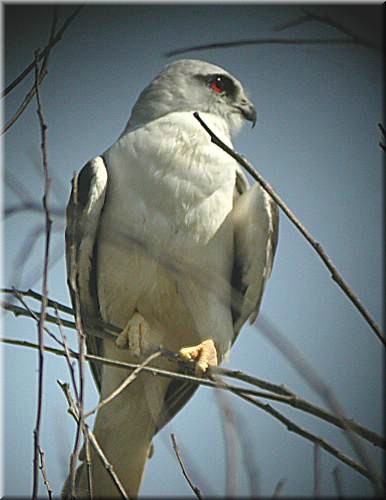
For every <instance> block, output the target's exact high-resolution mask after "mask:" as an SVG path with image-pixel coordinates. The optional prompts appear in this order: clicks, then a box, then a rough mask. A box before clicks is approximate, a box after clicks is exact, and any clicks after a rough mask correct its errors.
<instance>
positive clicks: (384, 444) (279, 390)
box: [2, 289, 386, 449]
mask: <svg viewBox="0 0 386 500" xmlns="http://www.w3.org/2000/svg"><path fill="white" fill-rule="evenodd" d="M7 290H8V289H7ZM53 302H54V301H53ZM54 303H56V302H54ZM57 304H58V305H60V306H62V307H64V308H65V307H67V306H63V305H62V304H59V303H57ZM2 307H3V308H4V309H6V310H9V311H11V312H13V313H14V314H15V315H16V316H26V317H30V316H32V317H33V318H34V319H36V318H35V317H34V316H35V315H36V314H37V313H36V312H35V311H31V310H30V312H27V311H25V310H24V309H22V308H20V307H18V306H15V305H13V304H9V303H7V302H5V303H2ZM46 322H50V323H54V324H59V323H61V324H62V325H63V326H66V327H67V328H72V329H75V323H73V322H71V321H68V320H64V319H58V317H53V316H51V315H47V317H46ZM109 327H112V325H109V326H108V327H106V329H108V328H109ZM118 330H119V329H118ZM101 331H104V335H103V337H102V335H101V337H102V338H110V339H111V338H114V333H111V334H110V333H108V332H107V331H105V328H104V327H103V326H102V325H101ZM94 333H95V332H94ZM51 335H52V334H51ZM162 353H163V354H164V353H165V350H164V349H163V350H162ZM167 354H168V355H169V357H170V358H172V357H173V356H174V358H175V357H176V356H175V354H174V353H167ZM71 355H74V353H73V352H71ZM182 364H183V366H185V364H184V363H182ZM135 366H137V365H135ZM211 370H212V372H213V374H218V375H224V376H226V377H230V378H233V379H237V380H240V381H243V382H246V383H249V384H251V385H254V386H256V387H260V388H262V389H264V390H267V391H271V392H273V393H274V394H269V393H256V394H255V395H259V396H260V397H266V398H269V399H273V400H275V401H277V402H280V403H284V404H288V405H290V406H292V407H293V408H296V409H298V410H301V411H304V412H306V413H309V414H311V415H313V416H315V417H318V418H320V419H322V420H325V421H326V422H329V423H330V424H332V425H335V426H336V427H339V428H340V429H345V425H349V426H350V428H351V430H352V431H353V432H356V433H357V434H358V435H359V436H361V437H363V438H364V439H366V440H367V441H369V442H370V443H372V444H373V445H375V446H378V447H380V448H384V449H385V448H386V441H385V439H384V438H383V437H382V436H380V435H379V434H377V433H376V432H374V431H372V430H370V429H368V428H367V427H364V426H362V425H360V424H358V423H357V422H355V421H354V420H352V419H347V421H346V422H344V421H342V420H341V419H340V418H339V417H338V416H336V415H334V414H332V413H330V412H328V411H326V410H325V409H323V408H321V407H320V406H317V405H315V404H313V403H311V402H309V401H306V400H305V399H303V398H302V397H301V396H299V395H297V394H295V393H294V392H292V391H290V390H289V389H288V388H287V387H286V386H284V385H278V384H273V383H272V382H268V381H266V380H262V379H259V378H256V377H252V376H251V375H247V374H245V373H243V372H241V371H239V370H228V369H225V368H221V367H212V368H211ZM280 396H282V397H280Z"/></svg>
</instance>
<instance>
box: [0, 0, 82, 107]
mask: <svg viewBox="0 0 386 500" xmlns="http://www.w3.org/2000/svg"><path fill="white" fill-rule="evenodd" d="M83 7H84V5H79V6H78V7H76V9H75V10H74V12H73V13H72V14H71V15H70V16H69V17H68V18H67V19H66V20H65V22H64V23H63V25H62V27H61V28H60V29H59V31H58V32H57V33H56V34H55V35H54V36H53V37H52V38H50V41H49V42H48V44H47V45H46V47H45V48H44V49H43V50H42V51H41V53H40V54H39V61H40V60H41V59H42V58H43V57H46V56H47V55H48V54H49V52H50V51H51V49H52V48H53V47H54V46H55V45H56V44H57V43H58V42H59V41H60V40H61V39H62V37H63V34H64V32H65V31H66V29H67V28H68V27H69V26H70V24H71V23H72V21H73V20H74V19H75V17H76V16H77V15H78V14H79V12H80V11H81V10H82V9H83ZM34 67H35V60H33V61H32V62H31V63H30V64H29V65H28V66H27V67H26V68H25V69H24V70H23V71H22V72H21V73H20V75H18V76H17V77H16V78H15V79H14V80H13V81H12V82H11V83H10V84H9V85H8V86H7V87H6V88H5V89H4V90H3V93H2V97H5V96H6V95H7V94H9V93H10V92H11V91H12V90H13V89H14V88H15V87H16V86H17V85H18V84H19V83H20V82H21V81H23V80H24V78H25V77H26V76H27V75H29V73H30V72H31V71H32V70H33V69H34Z"/></svg>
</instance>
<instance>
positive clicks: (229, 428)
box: [212, 377, 241, 498]
mask: <svg viewBox="0 0 386 500" xmlns="http://www.w3.org/2000/svg"><path fill="white" fill-rule="evenodd" d="M212 378H213V380H214V381H216V378H215V377H212ZM217 379H218V380H219V377H217ZM215 396H216V400H217V403H218V406H219V408H220V411H221V413H222V418H221V424H222V433H223V439H224V444H225V463H226V466H225V467H226V468H225V480H226V489H225V496H226V497H227V498H233V497H236V496H237V463H238V457H237V444H238V445H239V446H240V445H241V443H240V438H239V436H238V434H237V430H236V422H235V421H236V418H235V415H234V412H233V408H232V407H231V405H230V404H229V403H228V401H227V400H226V399H225V395H224V394H222V392H221V391H215Z"/></svg>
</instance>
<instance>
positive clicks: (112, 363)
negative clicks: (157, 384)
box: [0, 338, 369, 477]
mask: <svg viewBox="0 0 386 500" xmlns="http://www.w3.org/2000/svg"><path fill="white" fill-rule="evenodd" d="M0 342H3V343H5V344H9V345H15V346H21V347H27V348H32V349H38V348H39V346H38V345H37V344H34V343H33V342H28V341H26V340H16V339H8V338H0ZM45 350H46V352H50V353H52V354H56V355H58V356H65V351H64V350H61V349H55V348H53V347H48V346H45ZM73 356H74V357H77V356H78V353H73ZM85 357H86V359H87V360H88V361H93V362H97V363H102V364H105V365H107V366H114V367H117V368H122V369H126V370H127V369H135V368H137V367H138V365H137V364H134V363H125V362H123V361H117V360H112V359H107V358H103V357H101V356H95V355H91V354H86V356H85ZM143 370H144V371H147V372H149V373H152V374H153V375H159V376H161V377H166V378H172V379H178V380H186V381H189V382H193V383H195V384H199V385H203V386H206V387H213V388H214V387H217V388H220V389H222V390H229V391H231V392H233V393H234V394H236V395H237V396H239V397H241V398H242V399H244V400H245V401H247V402H249V403H251V404H253V405H254V406H257V407H259V408H261V409H262V410H263V411H266V412H267V413H269V414H271V415H272V416H274V417H275V418H276V419H278V420H279V421H280V422H282V423H283V424H284V425H285V426H286V427H287V429H288V430H289V431H291V432H295V433H296V434H299V435H300V436H302V437H304V438H305V439H308V440H309V441H311V442H312V443H318V444H319V445H320V446H321V447H322V448H324V449H325V450H326V451H327V452H328V453H330V454H332V455H333V456H335V457H336V458H337V459H338V460H341V461H342V462H344V463H345V464H347V465H348V466H349V467H351V468H353V469H354V470H356V471H357V472H359V473H360V474H362V475H363V476H365V477H369V474H368V472H367V469H366V468H364V467H362V466H361V465H360V464H359V463H357V462H356V461H355V460H353V459H351V458H350V457H348V456H347V455H345V454H344V453H343V452H341V451H340V450H338V449H336V448H334V447H333V446H332V445H330V444H329V443H328V442H327V441H325V440H324V439H322V438H320V437H319V436H316V435H314V434H312V433H310V432H308V431H306V430H305V429H302V428H301V427H299V426H298V425H297V424H295V423H294V422H292V421H291V420H289V419H287V418H286V417H285V416H284V415H282V414H281V413H280V412H278V411H277V410H275V409H274V408H272V407H271V406H270V405H268V404H264V403H262V402H261V401H259V400H257V399H255V398H254V397H253V395H251V394H248V392H253V391H245V390H244V389H243V388H239V387H235V386H231V385H229V384H224V385H218V384H216V385H215V384H214V383H213V382H212V381H210V380H207V379H204V378H198V377H194V376H191V375H185V374H182V373H179V372H170V371H167V370H163V369H160V368H154V367H149V366H145V367H143Z"/></svg>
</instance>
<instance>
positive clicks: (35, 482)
mask: <svg viewBox="0 0 386 500" xmlns="http://www.w3.org/2000/svg"><path fill="white" fill-rule="evenodd" d="M38 61H39V53H38V51H36V53H35V94H36V102H37V114H38V118H39V125H40V132H41V151H42V162H43V170H44V194H43V200H42V202H43V207H44V211H45V221H46V238H45V250H44V265H43V284H42V297H43V298H42V302H41V310H40V319H39V322H38V339H39V358H38V363H39V367H38V401H37V411H36V424H35V429H34V461H33V463H34V467H33V486H32V498H33V499H34V500H35V499H37V496H38V489H39V479H38V478H39V455H40V452H41V450H42V447H41V445H40V427H41V421H42V408H43V380H44V321H45V316H46V307H47V297H48V260H49V251H50V239H51V225H52V220H51V215H50V209H49V203H48V197H49V189H50V179H49V177H48V156H47V125H46V123H45V120H44V116H43V109H42V105H41V100H40V92H39V85H40V73H41V70H39V62H38ZM45 61H46V59H45Z"/></svg>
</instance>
